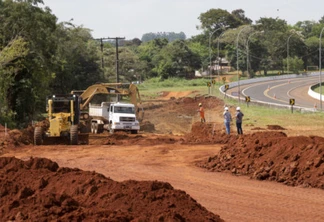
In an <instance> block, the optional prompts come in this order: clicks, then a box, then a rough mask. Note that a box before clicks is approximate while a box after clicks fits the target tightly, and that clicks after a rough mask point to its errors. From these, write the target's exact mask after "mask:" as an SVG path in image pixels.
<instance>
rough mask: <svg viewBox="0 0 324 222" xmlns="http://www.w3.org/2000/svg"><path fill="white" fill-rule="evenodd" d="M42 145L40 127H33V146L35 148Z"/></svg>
mask: <svg viewBox="0 0 324 222" xmlns="http://www.w3.org/2000/svg"><path fill="white" fill-rule="evenodd" d="M42 143H43V130H42V127H39V126H37V127H35V131H34V144H35V145H36V146H39V145H42Z"/></svg>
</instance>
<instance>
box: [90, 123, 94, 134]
mask: <svg viewBox="0 0 324 222" xmlns="http://www.w3.org/2000/svg"><path fill="white" fill-rule="evenodd" d="M94 128H95V123H91V133H94Z"/></svg>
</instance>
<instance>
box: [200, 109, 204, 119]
mask: <svg viewBox="0 0 324 222" xmlns="http://www.w3.org/2000/svg"><path fill="white" fill-rule="evenodd" d="M199 112H200V118H203V119H204V118H205V111H204V108H203V107H202V106H201V107H200V108H199Z"/></svg>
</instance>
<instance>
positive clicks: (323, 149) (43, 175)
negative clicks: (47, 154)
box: [0, 96, 324, 221]
mask: <svg viewBox="0 0 324 222" xmlns="http://www.w3.org/2000/svg"><path fill="white" fill-rule="evenodd" d="M200 102H202V103H203V104H204V107H205V110H207V113H206V115H207V119H208V118H209V119H211V120H212V121H208V122H207V123H200V122H199V116H198V115H197V108H198V103H200ZM144 105H145V119H146V121H145V122H143V123H142V132H141V133H140V134H138V135H131V134H128V133H123V132H119V133H115V134H113V135H109V134H105V135H93V136H92V138H91V140H90V141H91V143H90V144H95V145H125V146H129V145H157V144H193V145H194V144H197V145H198V144H199V145H204V144H223V146H222V149H221V150H220V152H219V153H215V155H213V156H210V157H206V158H205V160H203V161H199V162H197V163H196V165H197V166H198V167H203V168H205V169H207V170H209V171H214V172H220V171H225V172H229V173H231V174H233V175H247V176H250V177H251V178H253V179H257V180H270V181H277V182H279V183H284V184H286V185H290V186H303V187H314V188H320V189H324V138H322V137H317V136H311V137H306V136H298V137H287V136H286V134H285V133H284V132H282V131H281V130H284V128H282V127H281V126H278V125H273V126H267V127H268V128H267V129H264V128H261V127H259V126H256V127H255V128H254V129H251V130H250V131H249V132H247V133H246V134H244V135H241V136H237V135H226V134H225V133H224V126H223V123H222V119H221V113H222V110H223V107H224V103H223V101H222V100H219V99H217V98H214V97H204V96H199V97H193V98H189V97H183V98H178V99H176V98H172V97H171V99H169V100H161V101H151V102H147V103H146V104H144ZM208 111H210V113H213V115H211V114H209V113H208ZM232 111H233V110H232ZM214 113H217V114H216V115H215V114H214ZM260 129H262V130H263V131H260V132H253V130H260ZM268 130H270V131H268ZM8 134H9V136H7V137H5V138H4V137H0V155H1V152H6V150H7V149H15V148H17V147H19V146H24V145H25V144H32V137H33V136H32V135H33V129H32V127H29V128H28V129H26V130H23V131H18V130H12V131H10V132H9V133H8ZM0 172H1V174H0V197H1V200H0V201H1V216H0V218H1V221H7V220H17V221H18V220H31V221H36V220H37V221H42V220H44V221H45V220H64V221H77V220H87V221H95V220H96V219H99V218H100V219H104V220H106V221H222V220H221V219H220V217H219V216H218V215H215V214H212V213H210V212H208V211H207V210H206V209H205V208H204V207H202V206H200V205H199V204H198V203H197V202H196V201H195V200H194V199H192V198H191V197H190V196H189V195H187V194H186V193H185V192H184V191H180V190H174V189H173V188H172V186H171V185H170V184H168V183H164V182H158V181H146V182H137V181H125V182H115V181H112V180H111V179H109V178H105V177H104V176H103V175H100V174H97V173H95V172H87V171H81V170H78V169H69V168H59V166H58V165H57V164H56V163H54V162H52V161H50V160H48V159H38V158H35V159H31V160H29V161H26V162H24V161H21V160H18V159H15V158H0Z"/></svg>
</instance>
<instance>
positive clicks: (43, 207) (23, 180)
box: [0, 157, 223, 221]
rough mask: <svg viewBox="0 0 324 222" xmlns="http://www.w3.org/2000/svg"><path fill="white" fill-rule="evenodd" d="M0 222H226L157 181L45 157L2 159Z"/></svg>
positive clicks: (0, 162) (0, 159)
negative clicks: (116, 177) (120, 178)
mask: <svg viewBox="0 0 324 222" xmlns="http://www.w3.org/2000/svg"><path fill="white" fill-rule="evenodd" d="M0 180H1V186H0V197H1V199H0V209H1V214H0V221H24V220H27V221H53V220H55V221H99V220H100V221H223V220H222V219H220V217H219V216H218V215H215V214H213V213H211V212H209V211H207V210H206V209H205V208H204V207H202V206H201V205H200V204H198V203H197V202H196V201H195V200H194V199H192V198H191V197H190V196H189V195H188V194H186V193H185V192H184V191H181V190H175V189H173V187H172V186H171V185H170V184H169V183H164V182H159V181H141V182H138V181H133V180H129V181H124V182H121V183H120V182H115V181H113V180H111V179H109V178H106V177H105V176H103V175H101V174H98V173H95V172H89V171H82V170H79V169H75V168H74V169H71V168H60V167H59V166H58V164H57V163H55V162H52V161H51V160H49V159H45V158H31V159H30V160H29V161H22V160H19V159H16V158H13V157H12V158H10V157H2V158H0Z"/></svg>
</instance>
